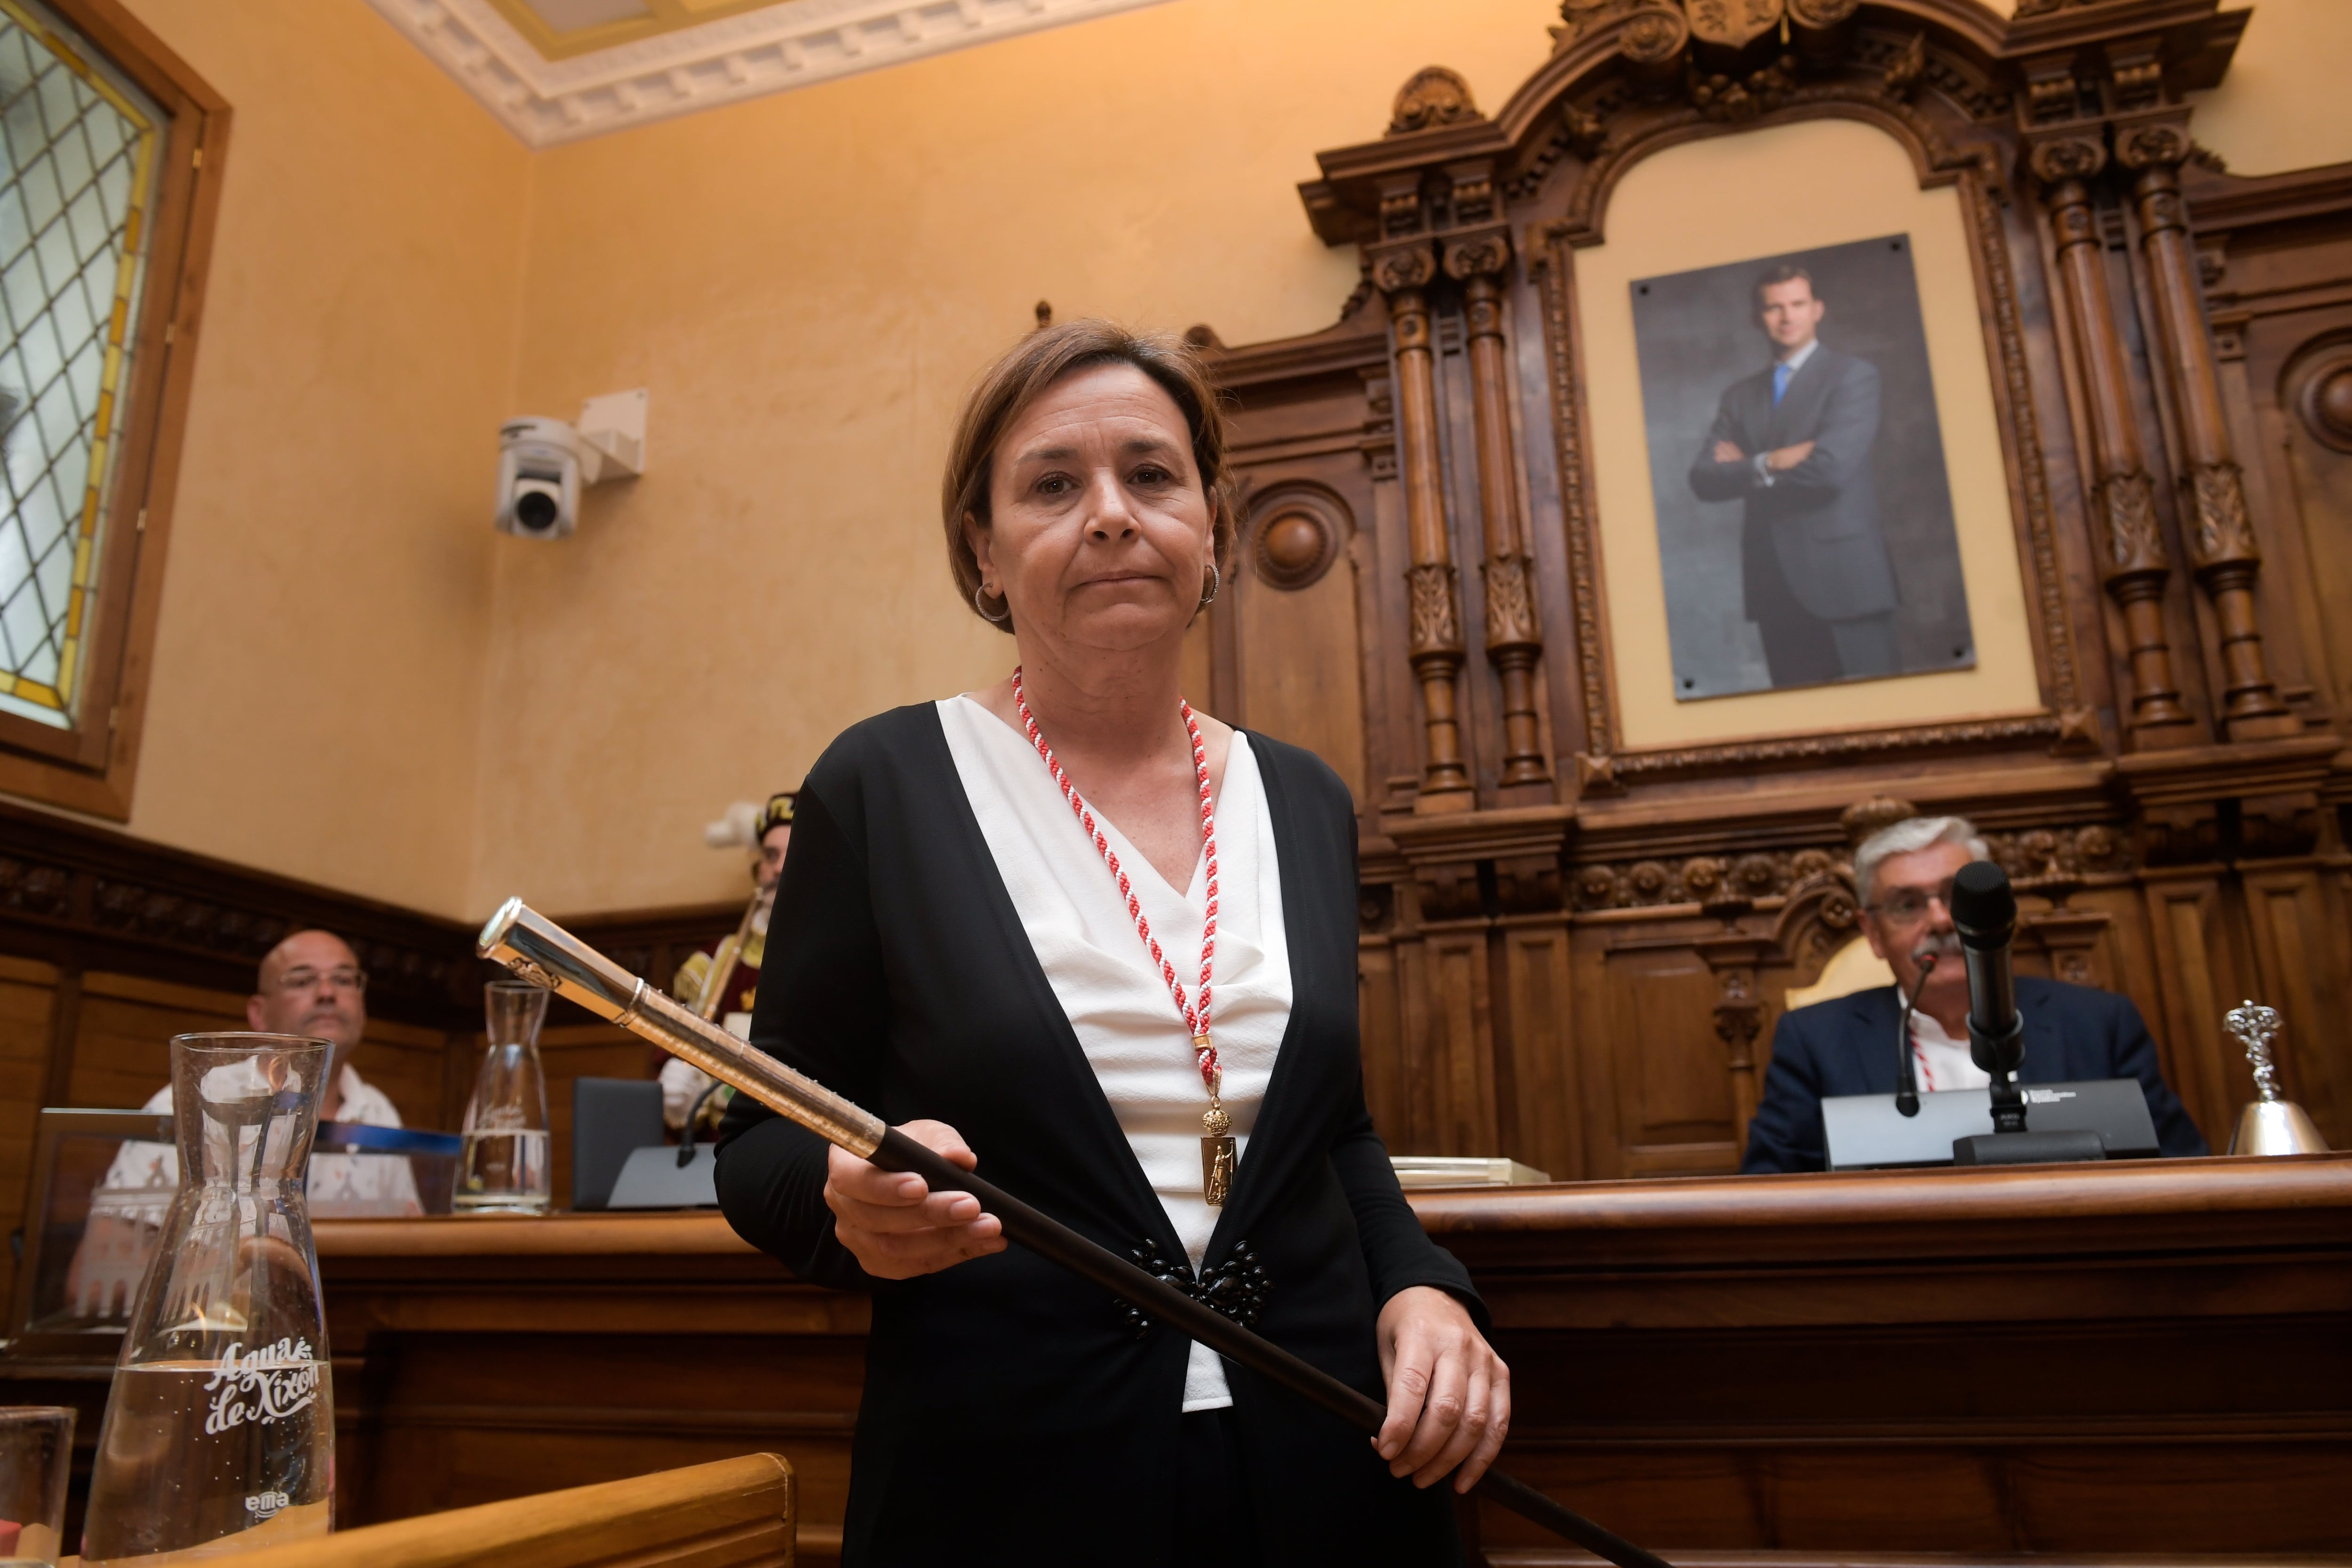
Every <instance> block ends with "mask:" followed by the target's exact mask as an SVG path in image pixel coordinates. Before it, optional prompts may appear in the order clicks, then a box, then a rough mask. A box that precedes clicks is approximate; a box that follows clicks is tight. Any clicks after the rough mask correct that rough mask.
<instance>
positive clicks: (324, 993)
mask: <svg viewBox="0 0 2352 1568" xmlns="http://www.w3.org/2000/svg"><path fill="white" fill-rule="evenodd" d="M245 1021H246V1024H247V1026H248V1027H250V1028H253V1029H256V1030H258V1031H260V1032H261V1033H263V1034H266V1035H303V1036H308V1037H310V1038H312V1039H319V1040H324V1041H326V1042H327V1043H328V1044H329V1045H331V1046H332V1047H334V1054H333V1056H332V1057H331V1058H329V1060H328V1064H327V1079H326V1082H325V1083H324V1084H322V1085H321V1086H320V1093H319V1120H320V1121H356V1122H361V1123H363V1124H365V1125H367V1126H370V1127H397V1126H399V1125H400V1112H399V1111H398V1110H395V1109H394V1107H393V1103H392V1100H391V1099H390V1098H389V1097H388V1096H386V1095H385V1094H384V1092H383V1090H382V1089H377V1088H375V1087H374V1086H373V1085H372V1084H369V1083H367V1082H365V1081H363V1080H362V1079H361V1077H360V1075H359V1074H358V1073H357V1072H356V1071H354V1070H353V1069H352V1060H351V1058H352V1051H353V1050H355V1049H357V1048H358V1047H359V1043H360V1037H361V1036H362V1035H364V1034H366V1033H367V972H366V971H365V970H363V969H362V968H361V967H360V961H359V957H358V955H357V954H355V953H353V952H352V950H351V948H350V946H349V945H347V944H346V943H345V942H344V941H343V939H342V938H341V937H339V936H337V935H335V934H334V933H333V932H332V931H296V932H295V933H294V934H293V935H291V936H289V937H288V938H287V939H286V940H285V941H283V942H279V943H278V945H277V946H276V947H274V948H272V949H270V950H269V954H268V957H266V958H264V959H263V960H262V961H261V973H260V974H259V976H258V977H257V983H256V984H255V987H254V994H252V995H250V996H248V997H247V998H246V1001H245ZM140 1109H141V1110H153V1111H160V1112H165V1113H168V1112H169V1111H170V1110H171V1109H172V1086H171V1085H170V1084H168V1083H167V1084H165V1085H164V1086H163V1088H162V1089H157V1090H156V1091H155V1093H154V1094H153V1096H152V1097H151V1098H150V1099H149V1100H148V1101H147V1103H146V1104H145V1105H143V1106H142V1107H140ZM178 1182H179V1157H178V1154H177V1152H176V1151H174V1150H173V1148H172V1146H171V1145H170V1144H168V1143H147V1142H132V1143H125V1144H124V1145H123V1146H122V1149H121V1152H119V1153H118V1154H116V1155H115V1157H114V1163H113V1165H112V1166H111V1167H110V1169H109V1170H108V1171H107V1173H106V1181H105V1183H104V1184H103V1185H102V1188H101V1191H102V1192H111V1191H137V1190H142V1189H147V1188H154V1187H171V1186H174V1185H176V1184H178ZM310 1205H311V1212H312V1214H313V1215H317V1214H320V1213H321V1212H325V1213H340V1214H344V1215H369V1214H417V1213H421V1212H423V1211H422V1208H421V1205H419V1204H418V1201H417V1195H416V1178H415V1173H413V1172H411V1171H410V1170H409V1168H408V1161H407V1159H406V1158H405V1157H404V1156H403V1155H398V1154H313V1155H311V1156H310ZM99 1212H100V1211H99V1210H98V1209H97V1208H96V1207H93V1208H92V1210H91V1214H92V1215H93V1217H95V1216H96V1215H97V1214H98V1213H99Z"/></svg>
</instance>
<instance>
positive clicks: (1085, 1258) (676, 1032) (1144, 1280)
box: [476, 899, 1670, 1568]
mask: <svg viewBox="0 0 2352 1568" xmlns="http://www.w3.org/2000/svg"><path fill="white" fill-rule="evenodd" d="M476 951H477V952H479V953H480V954H481V955H482V956H483V957H484V958H488V959H492V960H494V961H496V962H497V963H502V964H504V965H506V966H507V968H509V969H510V970H512V971H513V972H514V973H516V974H517V975H519V976H520V977H521V978H522V979H524V980H528V981H530V983H531V984H534V985H540V986H543V987H545V988H546V989H548V990H550V991H552V992H554V993H556V994H558V995H561V996H563V997H566V998H568V999H569V1000H571V1001H572V1002H576V1003H578V1004H579V1005H581V1006H583V1007H585V1008H587V1009H588V1011H590V1012H591V1013H593V1014H595V1015H596V1016H598V1017H600V1018H605V1019H609V1020H610V1021H612V1022H613V1023H615V1024H618V1025H619V1026H621V1027H623V1028H625V1029H627V1030H629V1031H630V1032H631V1033H633V1034H635V1035H638V1036H641V1037H644V1038H645V1039H647V1040H650V1041H652V1042H653V1043H654V1044H655V1045H656V1046H659V1047H661V1048H662V1049H664V1050H666V1051H667V1052H669V1053H670V1054H671V1055H672V1056H675V1057H677V1058H681V1059H683V1060H686V1061H689V1062H692V1063H693V1064H694V1065H695V1066H696V1067H698V1068H701V1069H702V1070H703V1071H704V1072H707V1073H709V1075H710V1076H711V1077H713V1078H715V1079H719V1081H720V1082H722V1083H730V1084H732V1085H734V1086H735V1088H736V1089H737V1090H738V1091H739V1092H740V1093H743V1094H748V1095H750V1096H751V1098H752V1099H754V1100H758V1101H759V1102H760V1103H761V1104H762V1105H764V1106H767V1107H768V1108H769V1109H770V1110H774V1111H775V1112H776V1113H777V1114H779V1115H781V1116H784V1117H788V1118H790V1119H791V1120H792V1121H796V1122H798V1123H800V1125H802V1126H803V1127H805V1128H807V1129H808V1130H809V1131H812V1132H814V1133H815V1134H816V1135H817V1136H818V1137H820V1138H822V1139H824V1141H825V1142H828V1143H832V1144H835V1145H837V1146H838V1147H840V1148H843V1149H846V1150H848V1151H849V1152H851V1153H853V1154H856V1156H858V1157H859V1158H860V1159H863V1160H870V1161H872V1162H873V1163H875V1164H877V1165H878V1166H880V1167H881V1168H882V1169H883V1170H886V1171H908V1172H912V1173H914V1174H916V1175H919V1176H920V1177H922V1178H923V1180H924V1181H925V1182H926V1183H928V1184H929V1185H930V1188H931V1190H932V1191H933V1192H940V1193H970V1194H971V1195H972V1196H973V1197H975V1198H977V1199H979V1200H980V1205H981V1207H982V1209H983V1210H985V1211H986V1212H988V1213H990V1214H992V1215H995V1216H996V1217H997V1219H998V1220H999V1221H1000V1222H1001V1223H1002V1224H1003V1226H1004V1236H1005V1238H1006V1239H1007V1240H1009V1241H1017V1242H1019V1243H1020V1244H1021V1245H1022V1246H1024V1247H1027V1248H1029V1250H1031V1251H1032V1252H1034V1253H1036V1254H1037V1255H1038V1256H1040V1257H1041V1258H1045V1259H1047V1260H1048V1261H1049V1262H1054V1263H1058V1264H1060V1265H1061V1266H1062V1267H1063V1268H1067V1269H1068V1270H1070V1272H1072V1273H1073V1274H1076V1275H1077V1276H1078V1277H1079V1278H1080V1279H1087V1280H1091V1281H1092V1282H1094V1283H1095V1284H1097V1285H1099V1286H1101V1287H1102V1288H1103V1289H1106V1290H1108V1291H1109V1292H1110V1293H1111V1294H1112V1295H1114V1296H1116V1297H1118V1299H1119V1300H1124V1301H1128V1302H1131V1303H1132V1304H1134V1305H1135V1306H1137V1307H1139V1308H1141V1309H1142V1310H1144V1311H1146V1312H1148V1313H1149V1314H1150V1316H1151V1317H1153V1318H1156V1319H1158V1320H1159V1321H1161V1322H1163V1323H1166V1324H1168V1325H1169V1326H1170V1327H1171V1328H1173V1329H1175V1330H1176V1331H1178V1332H1179V1333H1181V1334H1184V1335H1187V1336H1188V1337H1190V1338H1192V1339H1194V1340H1197V1341H1199V1342H1201V1343H1202V1344H1204V1345H1207V1346H1208V1347H1209V1348H1210V1349H1211V1350H1213V1351H1215V1352H1217V1353H1218V1354H1219V1355H1222V1356H1223V1357H1225V1358H1226V1359H1227V1360H1229V1361H1234V1362H1239V1363H1241V1364H1242V1365H1244V1366H1245V1367H1248V1368H1249V1369H1250V1370H1251V1371H1252V1372H1255V1373H1258V1374H1260V1375H1261V1376H1263V1377H1265V1378H1266V1379H1267V1380H1269V1381H1270V1382H1274V1383H1277V1384H1281V1385H1282V1386H1283V1387H1285V1388H1287V1389H1289V1390H1290V1391H1291V1392H1292V1393H1293V1394H1297V1395H1299V1396H1300V1397H1301V1398H1304V1399H1306V1400H1307V1401H1308V1402H1310V1403H1312V1404H1315V1405H1320V1406H1322V1407H1323V1408H1324V1409H1326V1410H1328V1411H1330V1412H1331V1413H1332V1414H1333V1415H1338V1416H1339V1418H1340V1419H1342V1420H1344V1421H1346V1422H1348V1423H1349V1425H1350V1426H1355V1427H1357V1428H1359V1429H1360V1430H1362V1431H1365V1432H1378V1431H1379V1430H1380V1429H1381V1426H1382V1425H1384V1424H1385V1423H1386V1422H1387V1420H1388V1408H1387V1406H1386V1405H1382V1404H1381V1402H1380V1401H1379V1400H1377V1399H1374V1398H1372V1397H1370V1395H1368V1394H1362V1393H1360V1392H1359V1391H1358V1390H1356V1389H1354V1388H1352V1387H1350V1386H1349V1385H1348V1384H1344V1383H1342V1382H1340V1381H1339V1379H1338V1378H1336V1377H1333V1376H1332V1375H1331V1374H1330V1373H1328V1372H1325V1371H1324V1370H1323V1369H1322V1368H1321V1367H1318V1366H1315V1365H1313V1364H1311V1363H1308V1362H1306V1361H1303V1360H1301V1359H1300V1358H1299V1357H1297V1356H1296V1355H1293V1354H1292V1353H1291V1352H1288V1351H1286V1350H1284V1349H1283V1348H1282V1347H1281V1346H1279V1345H1277V1344H1276V1343H1275V1342H1273V1341H1271V1340H1266V1339H1262V1338H1260V1337H1259V1336H1258V1335H1256V1334H1255V1333H1253V1332H1251V1331H1249V1330H1247V1329H1245V1328H1244V1327H1242V1326H1241V1325H1240V1324H1239V1323H1237V1322H1235V1321H1234V1320H1232V1319H1231V1318H1228V1317H1226V1316H1225V1315H1224V1314H1223V1312H1220V1311H1218V1310H1216V1309H1215V1308H1213V1307H1212V1306H1209V1305H1208V1304H1207V1303H1205V1302H1202V1301H1198V1300H1194V1299H1193V1298H1192V1297H1191V1296H1188V1295H1186V1294H1185V1293H1184V1292H1183V1291H1181V1290H1179V1289H1177V1288H1176V1287H1175V1286H1173V1285H1171V1284H1170V1283H1168V1281H1166V1280H1164V1279H1159V1278H1157V1277H1155V1276H1153V1275H1151V1274H1149V1273H1147V1272H1145V1271H1144V1270H1143V1269H1142V1268H1139V1267H1137V1266H1136V1264H1135V1263H1133V1262H1132V1261H1130V1260H1129V1259H1128V1258H1121V1257H1119V1256H1118V1254H1117V1253H1115V1252H1113V1251H1111V1250H1110V1249H1109V1248H1108V1247H1104V1246H1102V1245H1100V1244H1099V1243H1097V1242H1095V1241H1091V1240H1089V1239H1088V1238H1087V1237H1083V1236H1080V1235H1079V1234H1078V1233H1077V1232H1076V1231H1075V1230H1072V1229H1071V1228H1070V1227H1069V1226H1066V1225H1064V1224H1063V1223H1062V1222H1061V1221H1059V1220H1057V1219H1054V1218H1052V1217H1051V1216H1049V1215H1045V1214H1043V1213H1040V1212H1039V1211H1038V1210H1036V1209H1034V1208H1032V1207H1030V1206H1029V1205H1027V1204H1024V1203H1023V1202H1022V1201H1021V1200H1020V1199H1019V1198H1016V1197H1014V1196H1013V1195H1012V1194H1010V1193H1007V1192H1004V1191H1003V1190H1002V1189H1001V1188H999V1187H997V1186H995V1185H994V1184H992V1183H989V1182H986V1181H983V1180H982V1179H981V1178H980V1177H978V1176H975V1175H973V1174H972V1173H970V1172H968V1171H963V1170H959V1169H958V1168H957V1167H955V1166H954V1165H951V1164H950V1163H948V1162H947V1161H946V1160H945V1159H944V1158H943V1157H941V1156H940V1153H939V1152H937V1151H935V1150H932V1149H929V1148H926V1147H925V1146H924V1145H922V1144H920V1143H918V1142H915V1141H914V1140H913V1139H911V1138H909V1137H908V1136H907V1135H906V1134H905V1133H904V1132H901V1131H899V1130H898V1129H897V1128H895V1127H891V1126H889V1125H887V1124H886V1123H885V1122H884V1121H883V1120H882V1119H881V1118H880V1117H878V1116H876V1115H875V1114H874V1113H873V1112H871V1111H869V1110H865V1109H863V1108H862V1107H860V1106H858V1105H856V1104H855V1103H854V1102H852V1101H850V1100H845V1099H844V1098H843V1097H842V1096H840V1095H838V1094H835V1092H834V1091H833V1090H831V1089H827V1088H825V1087H824V1085H823V1084H821V1083H819V1082H817V1081H816V1080H815V1079H812V1078H809V1077H807V1076H806V1075H805V1074H803V1073H798V1072H795V1071H793V1069H792V1068H788V1067H786V1066H785V1065H784V1064H783V1063H782V1062H780V1061H778V1060H777V1059H776V1058H773V1057H772V1056H770V1055H768V1054H767V1053H766V1052H765V1051H761V1050H755V1049H753V1048H752V1047H750V1046H747V1045H745V1044H744V1043H743V1042H742V1041H740V1040H739V1039H737V1038H736V1037H734V1036H732V1035H730V1034H728V1033H727V1032H726V1031H725V1030H723V1029H720V1028H719V1027H718V1026H715V1025H712V1024H710V1023H709V1022H708V1021H706V1020H704V1019H702V1018H700V1017H698V1016H696V1015H695V1012H694V1010H693V1009H692V1008H690V1007H687V1006H685V1005H681V1004H680V1003H678V1002H676V1001H674V1000H672V999H671V998H670V997H668V996H667V995H665V994H663V993H662V992H660V991H658V990H656V988H655V987H653V986H651V985H648V984H646V982H645V981H644V980H643V979H641V978H640V977H638V976H636V975H634V974H631V973H629V972H628V971H626V970H625V969H623V968H622V967H621V966H620V965H619V964H617V963H614V962H613V961H612V960H611V959H609V958H606V957H605V956H604V954H603V953H600V952H597V951H596V950H595V949H593V948H592V947H590V946H589V945H588V944H587V943H585V942H582V941H581V940H580V939H579V938H578V937H575V936H573V935H572V933H571V932H570V931H565V930H564V929H563V928H562V927H561V926H559V925H557V924H556V923H555V922H554V921H551V920H549V919H548V918H547V917H546V916H544V915H542V914H540V913H539V912H538V911H537V910H532V909H530V908H528V907H527V906H525V905H524V903H523V901H522V900H520V899H509V900H507V901H506V902H505V903H504V904H503V905H501V906H500V907H499V912H498V913H497V914H495V915H492V916H491V917H490V920H489V923H488V925H486V926H484V927H483V928H482V934H481V939H480V941H479V942H478V943H477V944H476ZM1471 1492H1472V1494H1473V1495H1475V1496H1478V1497H1484V1498H1486V1499H1489V1500H1492V1501H1494V1502H1496V1503H1499V1504H1501V1505H1502V1506H1503V1507H1505V1508H1507V1509H1509V1510H1511V1511H1512V1512H1513V1513H1516V1514H1517V1515H1519V1516H1520V1517H1521V1518H1523V1519H1528V1520H1532V1521H1534V1522H1536V1523H1537V1524H1539V1525H1542V1526H1543V1527H1544V1528H1545V1529H1547V1530H1549V1531H1552V1532H1554V1533H1555V1534H1557V1535H1559V1537H1561V1538H1562V1539H1563V1540H1566V1541H1571V1542H1575V1543H1576V1544H1577V1545H1579V1546H1581V1547H1583V1548H1584V1549H1585V1550H1586V1551H1588V1552H1592V1553H1594V1554H1595V1555H1596V1556H1600V1557H1603V1558H1606V1559H1607V1560H1608V1561H1610V1562H1612V1563H1616V1564H1617V1565H1618V1568H1670V1565H1669V1564H1668V1563H1666V1562H1665V1560H1664V1558H1661V1557H1658V1556H1656V1555H1655V1554H1654V1553H1652V1552H1645V1551H1643V1549H1642V1548H1641V1547H1639V1546H1636V1545H1634V1544H1633V1542H1630V1541H1627V1540H1626V1539H1624V1538H1623V1537H1622V1536H1621V1535H1618V1534H1617V1533H1615V1532H1614V1531H1609V1530H1605V1529H1603V1528H1602V1527H1601V1526H1600V1525H1598V1524H1595V1523H1593V1522H1592V1521H1591V1520H1589V1519H1586V1518H1585V1517H1584V1516H1583V1515H1582V1514H1580V1513H1575V1512H1572V1511H1570V1510H1568V1509H1565V1508H1562V1507H1561V1506H1560V1505H1559V1503H1556V1502H1554V1501H1553V1500H1551V1499H1549V1498H1548V1497H1546V1496H1544V1494H1543V1493H1541V1492H1539V1491H1538V1490H1536V1489H1535V1488H1533V1487H1531V1486H1528V1484H1527V1483H1526V1482H1524V1481H1520V1480H1516V1479H1513V1478H1511V1477H1509V1476H1507V1475H1505V1474H1504V1473H1503V1472H1502V1471H1500V1470H1497V1469H1491V1468H1490V1469H1488V1470H1487V1472H1486V1474H1485V1475H1484V1476H1481V1477H1480V1478H1479V1479H1478V1484H1477V1485H1476V1486H1475V1487H1473V1488H1472V1489H1471Z"/></svg>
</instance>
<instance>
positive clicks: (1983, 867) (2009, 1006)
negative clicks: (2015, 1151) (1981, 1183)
mask: <svg viewBox="0 0 2352 1568" xmlns="http://www.w3.org/2000/svg"><path fill="white" fill-rule="evenodd" d="M1950 908H1951V911H1952V925H1953V927H1954V928H1955V929H1956V930H1957V931H1958V932H1959V936H1960V953H1961V956H1962V958H1963V959H1964V960H1965V961H1966V962H1967V963H1968V966H1969V1057H1970V1058H1973V1059H1974V1060H1975V1062H1976V1064H1977V1066H1979V1067H1980V1068H1983V1069H1984V1070H1985V1071H1986V1072H1989V1073H1990V1074H1991V1075H1992V1105H1993V1125H1994V1127H1995V1128H1997V1129H1999V1130H2000V1131H2004V1132H2021V1131H2024V1130H2025V1102H2024V1097H2023V1096H2022V1095H2021V1094H2020V1093H2019V1092H2018V1091H2017V1089H2016V1088H2015V1087H2014V1086H2013V1085H2012V1084H2011V1082H2010V1075H2011V1074H2012V1073H2014V1072H2016V1071H2017V1069H2018V1068H2019V1067H2020V1066H2021V1065H2022V1064H2023V1063H2024V1061H2025V1020H2024V1019H2022V1018H2021V1017H2020V1016H2018V1013H2017V976H2016V973H2015V971H2014V970H2013V968H2012V967H2011V956H2010V944H2011V942H2014V941H2015V940H2016V939H2017V895H2016V893H2014V892H2012V891H2011V889H2010V886H2009V877H2008V875H2007V874H2006V873H2004V872H2003V871H2002V870H2001V868H2000V867H1998V866H1996V865H1994V864H1993V863H1992V862H1991V861H1990V860H1971V861H1969V863H1968V864H1967V865H1965V866H1963V867H1961V868H1960V872H1959V875H1958V876H1957V877H1954V878H1953V879H1952V901H1951V905H1950Z"/></svg>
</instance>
